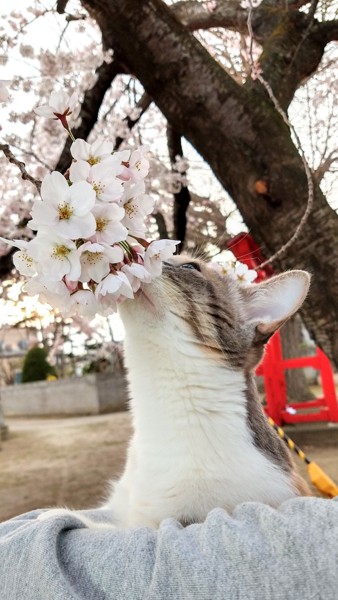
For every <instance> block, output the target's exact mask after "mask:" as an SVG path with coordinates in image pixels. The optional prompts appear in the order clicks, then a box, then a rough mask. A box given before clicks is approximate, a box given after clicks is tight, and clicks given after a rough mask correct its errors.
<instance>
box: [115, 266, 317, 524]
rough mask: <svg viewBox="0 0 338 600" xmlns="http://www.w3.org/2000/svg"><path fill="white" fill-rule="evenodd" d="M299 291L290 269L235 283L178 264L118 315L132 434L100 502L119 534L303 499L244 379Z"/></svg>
mask: <svg viewBox="0 0 338 600" xmlns="http://www.w3.org/2000/svg"><path fill="white" fill-rule="evenodd" d="M309 282H310V277H309V275H308V274H307V273H306V272H304V271H290V272H287V273H284V274H282V275H278V276H276V277H273V278H272V279H270V280H267V281H266V282H263V283H260V284H243V283H241V282H239V281H237V280H235V279H234V278H232V277H231V276H226V277H221V276H220V275H219V274H218V273H217V272H215V270H213V269H212V268H210V266H208V265H207V264H206V263H204V262H203V261H200V260H192V259H191V258H190V257H187V256H180V257H174V258H173V259H172V260H171V261H170V262H167V263H166V264H165V265H164V268H163V275H162V277H160V278H158V279H157V280H155V281H154V282H153V283H152V284H150V285H146V286H144V287H143V289H142V290H141V291H140V292H139V293H138V295H137V297H136V298H135V299H134V300H132V301H126V302H124V303H123V304H122V305H121V306H120V315H121V318H122V321H123V323H124V326H125V331H126V338H125V362H126V366H127V371H128V378H129V387H130V408H131V414H132V420H133V426H134V435H133V437H132V439H131V442H130V445H129V450H128V456H127V463H126V467H125V471H124V473H123V475H122V477H121V479H120V480H119V481H118V482H117V483H115V484H113V485H112V494H111V497H110V498H109V500H108V502H107V503H106V508H109V509H111V510H112V511H113V512H114V514H115V516H116V519H117V523H118V525H119V526H121V527H131V526H138V525H147V526H150V527H157V526H158V525H159V523H160V522H161V521H162V520H163V519H164V518H166V517H174V518H176V519H177V520H178V521H180V522H181V523H182V524H189V523H195V522H201V521H203V520H204V519H205V517H206V515H207V514H208V512H209V511H210V510H211V509H213V508H215V507H222V508H224V509H226V510H227V511H232V510H233V509H234V507H235V506H237V505H238V504H239V503H241V502H244V501H250V500H254V501H260V502H263V503H266V504H269V505H271V506H273V507H277V506H278V505H279V504H281V502H283V501H284V500H287V499H289V498H292V497H295V496H298V495H307V494H308V493H309V492H308V489H307V486H306V484H305V482H304V481H303V480H302V479H301V478H300V477H299V476H298V474H297V473H296V471H295V468H294V465H293V461H292V459H291V455H290V453H289V451H288V449H287V447H286V446H285V444H284V442H283V441H281V440H280V438H279V437H278V435H277V434H276V433H275V431H274V430H273V429H272V428H271V427H270V425H269V424H268V422H267V420H266V418H265V416H264V414H263V410H262V407H261V404H260V400H259V397H258V392H257V388H256V384H255V380H254V368H255V367H256V365H257V364H258V363H259V362H260V360H261V358H262V356H263V351H264V345H265V343H266V342H267V341H268V339H269V337H270V336H271V335H272V334H273V333H274V332H275V331H276V330H277V329H278V328H279V327H280V326H281V325H282V324H283V323H284V322H285V321H286V320H287V319H289V318H290V317H291V316H292V315H293V314H294V313H295V312H296V311H297V310H298V308H299V307H300V305H301V304H302V302H303V301H304V299H305V297H306V294H307V292H308V288H309Z"/></svg>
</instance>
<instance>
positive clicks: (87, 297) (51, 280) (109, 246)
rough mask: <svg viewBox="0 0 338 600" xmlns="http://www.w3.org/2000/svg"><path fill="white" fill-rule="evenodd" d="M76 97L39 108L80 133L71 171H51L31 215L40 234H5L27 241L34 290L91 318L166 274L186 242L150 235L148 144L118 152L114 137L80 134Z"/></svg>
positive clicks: (24, 258)
mask: <svg viewBox="0 0 338 600" xmlns="http://www.w3.org/2000/svg"><path fill="white" fill-rule="evenodd" d="M76 102H77V98H76V96H75V95H73V96H71V97H70V98H69V97H68V95H67V94H65V93H64V92H63V91H60V92H53V93H52V94H51V96H50V99H49V103H48V104H47V105H45V106H41V107H38V108H37V109H36V113H37V114H38V115H41V116H44V117H49V118H53V119H58V120H59V121H60V122H61V124H62V125H63V127H64V128H65V129H66V130H67V131H68V133H69V134H70V136H71V137H72V139H73V143H72V145H71V155H72V159H73V160H72V164H71V166H70V168H69V170H68V171H67V173H66V174H65V175H62V174H61V173H59V172H57V171H54V172H52V173H49V174H47V175H46V176H45V177H44V179H43V181H42V185H41V192H40V193H41V199H40V198H39V199H36V200H35V202H34V204H33V208H32V211H31V216H32V219H31V220H30V221H29V223H28V226H29V227H30V228H31V229H32V230H33V231H35V232H36V235H35V236H34V238H33V239H31V240H29V241H26V240H11V241H8V240H3V238H1V239H2V241H6V242H7V243H10V244H11V245H12V246H15V247H17V248H19V251H18V252H16V253H15V254H14V255H13V262H14V265H15V266H16V268H17V269H18V271H19V272H20V273H21V274H22V275H24V276H25V277H27V278H28V281H27V282H26V283H25V285H24V290H25V291H26V292H27V293H28V294H31V295H36V294H38V295H39V296H40V298H41V299H42V300H45V301H46V302H48V304H50V305H51V306H52V307H54V308H58V309H59V310H60V311H61V313H62V314H64V315H67V316H72V315H80V316H85V317H88V318H91V317H93V316H94V315H95V314H96V313H98V314H102V315H107V314H110V313H112V312H115V311H116V308H117V303H118V302H121V301H123V300H125V299H126V298H129V299H132V298H133V297H134V294H135V293H136V292H137V291H138V290H139V289H140V288H141V286H142V285H143V284H146V283H150V282H151V281H152V280H153V279H154V278H155V277H158V276H159V275H160V274H161V272H162V261H163V260H165V259H167V258H169V257H170V256H172V255H173V253H174V252H175V249H176V245H177V243H178V242H176V241H173V240H157V241H152V242H147V241H146V240H145V217H146V216H147V215H149V214H150V213H151V212H152V210H153V205H154V202H153V200H152V198H151V197H150V196H148V195H147V194H146V191H145V182H144V179H145V177H146V175H147V173H148V170H149V162H148V160H147V158H146V156H145V153H144V150H143V149H142V148H139V149H137V150H134V151H131V150H123V151H121V152H114V151H113V143H111V142H109V141H105V140H98V141H96V142H95V143H93V144H89V143H87V142H86V141H84V140H82V139H76V140H75V139H74V138H73V136H72V133H71V130H70V129H69V125H68V117H69V115H70V114H71V113H72V111H73V109H74V106H75V105H76Z"/></svg>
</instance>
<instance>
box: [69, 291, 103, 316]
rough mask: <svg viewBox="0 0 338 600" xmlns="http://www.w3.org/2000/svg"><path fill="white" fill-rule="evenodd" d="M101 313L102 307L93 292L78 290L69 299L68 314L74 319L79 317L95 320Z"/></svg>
mask: <svg viewBox="0 0 338 600" xmlns="http://www.w3.org/2000/svg"><path fill="white" fill-rule="evenodd" d="M99 311H100V305H99V303H98V301H97V300H96V298H95V294H94V293H93V292H92V291H91V290H78V291H77V292H75V293H74V294H71V296H70V297H69V302H68V306H67V311H66V314H67V316H70V317H73V316H75V315H79V316H81V317H86V318H87V319H93V318H94V317H95V315H96V313H98V312H99Z"/></svg>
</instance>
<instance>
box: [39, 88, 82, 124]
mask: <svg viewBox="0 0 338 600" xmlns="http://www.w3.org/2000/svg"><path fill="white" fill-rule="evenodd" d="M77 102H78V96H77V94H76V93H73V94H72V95H71V96H70V97H69V96H68V94H67V93H66V92H64V91H63V90H59V91H57V92H52V93H51V94H50V96H49V100H48V104H44V105H43V106H38V107H37V108H35V109H34V112H35V113H36V114H37V115H39V116H40V117H47V118H49V119H59V118H60V117H66V118H67V117H68V116H69V115H71V114H72V112H73V110H74V108H75V106H76V104H77Z"/></svg>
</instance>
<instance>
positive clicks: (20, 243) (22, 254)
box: [0, 237, 38, 277]
mask: <svg viewBox="0 0 338 600" xmlns="http://www.w3.org/2000/svg"><path fill="white" fill-rule="evenodd" d="M0 241H1V242H4V243H5V244H9V245H11V246H13V247H14V248H20V250H19V252H15V253H14V254H13V257H12V260H13V263H14V266H15V268H16V269H17V270H18V271H19V273H21V275H25V277H33V276H34V275H35V274H36V273H37V270H38V265H37V263H36V262H35V260H33V258H32V257H31V256H30V254H29V251H28V250H27V246H28V244H29V242H28V240H6V239H5V238H2V237H0Z"/></svg>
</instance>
